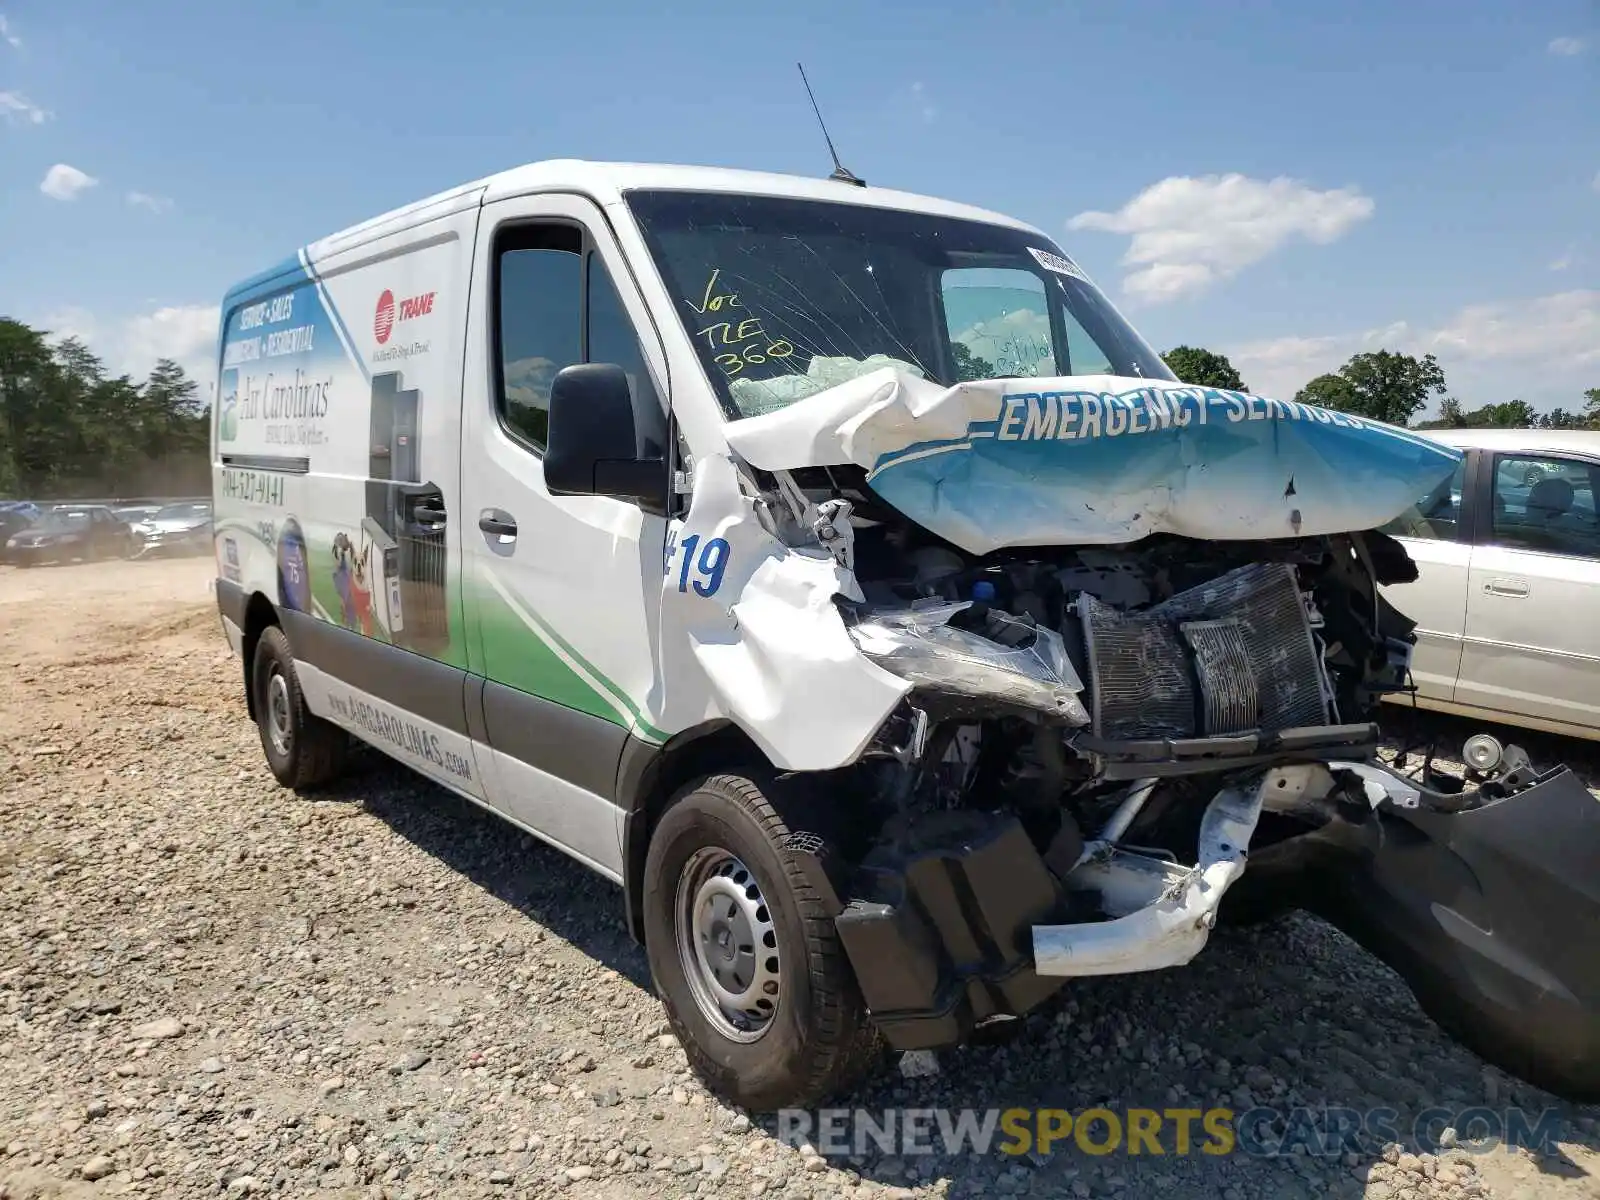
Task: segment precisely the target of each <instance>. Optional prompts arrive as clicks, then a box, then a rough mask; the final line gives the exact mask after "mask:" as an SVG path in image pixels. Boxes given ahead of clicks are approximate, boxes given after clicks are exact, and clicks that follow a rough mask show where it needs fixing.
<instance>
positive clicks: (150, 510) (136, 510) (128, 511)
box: [111, 504, 161, 529]
mask: <svg viewBox="0 0 1600 1200" xmlns="http://www.w3.org/2000/svg"><path fill="white" fill-rule="evenodd" d="M111 511H112V512H114V513H116V514H117V517H118V518H119V519H120V520H123V521H126V522H127V523H128V524H129V525H132V526H134V528H135V529H137V528H138V526H140V525H141V524H143V523H144V522H145V521H148V520H149V519H150V518H151V517H153V516H155V515H156V514H157V513H158V512H160V511H161V505H159V504H121V505H118V506H117V507H115V508H113V509H112V510H111Z"/></svg>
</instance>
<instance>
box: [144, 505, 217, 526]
mask: <svg viewBox="0 0 1600 1200" xmlns="http://www.w3.org/2000/svg"><path fill="white" fill-rule="evenodd" d="M210 516H211V506H210V505H209V504H169V505H167V506H166V507H165V508H162V509H160V510H158V511H157V512H156V514H155V515H154V516H152V517H151V518H150V520H151V521H153V522H154V521H166V522H169V523H171V524H174V525H196V524H199V523H200V522H201V521H205V520H208V519H209V518H210Z"/></svg>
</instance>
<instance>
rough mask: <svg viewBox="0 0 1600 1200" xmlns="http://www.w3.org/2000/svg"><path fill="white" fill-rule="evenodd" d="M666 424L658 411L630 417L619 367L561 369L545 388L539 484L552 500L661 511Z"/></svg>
mask: <svg viewBox="0 0 1600 1200" xmlns="http://www.w3.org/2000/svg"><path fill="white" fill-rule="evenodd" d="M652 399H653V397H652ZM646 403H649V401H646ZM664 425H665V421H664V419H663V418H662V416H661V414H660V413H659V412H655V413H648V412H647V413H639V412H637V411H635V408H634V400H633V395H632V393H631V391H630V389H629V387H628V376H627V374H626V373H625V372H624V371H623V369H622V368H621V367H619V366H616V365H615V364H614V363H579V364H576V365H574V366H570V367H563V368H562V369H561V370H560V371H558V372H557V373H556V377H555V379H554V381H552V383H551V385H550V432H549V435H548V444H547V445H546V446H545V451H544V482H545V486H546V487H547V488H549V489H550V491H551V492H553V493H556V494H558V495H567V496H615V497H617V498H618V499H621V500H633V501H636V502H638V503H639V504H641V505H644V506H645V507H648V508H651V509H656V510H660V509H663V508H664V507H665V505H666V502H667V490H668V489H667V464H666V460H665V459H664V458H663V457H662V456H661V455H660V453H659V447H660V446H661V445H662V444H663V441H664V436H663V429H664Z"/></svg>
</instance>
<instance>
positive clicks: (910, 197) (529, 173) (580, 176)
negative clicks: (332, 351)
mask: <svg viewBox="0 0 1600 1200" xmlns="http://www.w3.org/2000/svg"><path fill="white" fill-rule="evenodd" d="M639 188H661V189H667V190H677V191H707V192H741V193H747V194H754V195H763V196H795V197H800V198H803V199H811V200H831V201H834V202H836V203H841V204H860V205H866V206H869V207H873V208H893V209H900V210H902V211H905V212H919V213H931V214H934V215H937V216H947V217H959V218H965V219H967V220H973V221H983V222H986V223H988V224H991V225H1006V226H1009V227H1011V228H1013V229H1023V230H1026V231H1028V232H1029V233H1039V232H1040V231H1039V230H1037V229H1035V228H1034V227H1033V226H1031V225H1027V224H1024V223H1023V222H1021V221H1018V220H1016V219H1015V218H1012V217H1008V216H1006V215H1005V214H1003V213H997V212H990V211H989V210H987V209H982V208H974V207H972V206H971V205H966V204H955V203H952V202H951V201H949V200H940V199H938V198H936V197H933V196H919V195H916V194H914V193H911V192H899V191H894V190H892V189H889V188H880V187H856V186H854V185H852V184H846V183H840V182H838V181H837V180H833V179H825V178H813V177H810V176H805V175H780V174H773V173H769V172H765V171H737V170H732V169H729V168H726V167H691V166H674V165H671V164H665V163H615V162H590V161H586V160H583V159H573V158H562V159H550V160H547V161H544V162H534V163H528V164H526V165H525V166H520V167H512V168H511V169H510V170H508V171H501V172H499V173H498V174H495V175H489V176H486V177H485V178H483V179H479V180H475V181H473V182H472V183H467V184H462V185H461V186H460V187H455V188H450V189H449V190H447V191H443V192H439V193H437V194H435V195H432V196H428V197H426V198H424V199H422V200H418V201H415V202H414V203H412V204H407V205H405V206H404V207H402V208H397V209H393V210H391V211H390V212H386V213H383V214H381V215H379V216H376V217H373V218H371V219H370V220H367V221H363V222H361V223H360V224H359V225H352V226H351V227H350V228H348V229H344V230H341V231H340V232H338V233H335V234H333V235H332V236H330V237H326V238H323V239H322V240H320V241H318V242H315V243H313V245H312V246H311V247H310V249H311V251H312V253H313V254H314V255H316V254H323V253H332V252H334V251H337V250H344V249H348V248H350V247H351V246H353V245H357V244H359V243H361V242H363V241H365V240H367V238H369V237H372V236H375V235H377V234H378V233H379V232H380V231H381V232H386V233H387V232H393V231H395V230H396V229H398V228H403V227H404V226H405V225H407V224H410V223H411V222H412V221H415V220H417V219H421V218H423V217H424V215H425V214H426V215H427V216H436V215H443V213H445V212H450V211H455V210H458V209H461V208H465V207H469V206H473V205H476V204H488V203H492V202H493V201H496V200H504V199H508V198H509V197H512V196H525V195H529V194H532V193H535V192H551V191H577V192H580V193H583V194H585V195H588V196H590V197H592V198H593V199H594V200H595V201H596V202H597V203H599V204H601V205H609V204H615V203H618V202H620V201H621V199H622V194H623V193H624V192H626V191H631V190H634V189H639Z"/></svg>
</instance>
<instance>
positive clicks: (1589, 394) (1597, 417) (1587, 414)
mask: <svg viewBox="0 0 1600 1200" xmlns="http://www.w3.org/2000/svg"><path fill="white" fill-rule="evenodd" d="M1583 415H1584V419H1585V420H1587V421H1588V422H1589V424H1590V425H1593V426H1594V427H1595V428H1596V429H1600V388H1589V389H1588V390H1587V391H1585V392H1584V393H1583Z"/></svg>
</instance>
